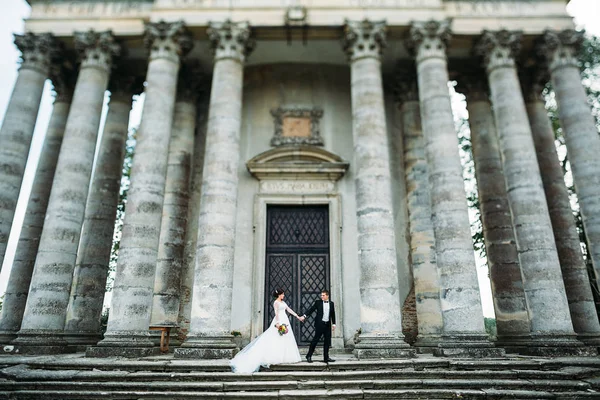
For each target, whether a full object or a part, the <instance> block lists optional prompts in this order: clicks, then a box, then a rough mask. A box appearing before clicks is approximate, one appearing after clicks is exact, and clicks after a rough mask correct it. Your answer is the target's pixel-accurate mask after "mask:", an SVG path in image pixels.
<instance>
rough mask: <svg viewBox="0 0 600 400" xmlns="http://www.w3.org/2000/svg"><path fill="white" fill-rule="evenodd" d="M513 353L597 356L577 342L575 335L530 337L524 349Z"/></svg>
mask: <svg viewBox="0 0 600 400" xmlns="http://www.w3.org/2000/svg"><path fill="white" fill-rule="evenodd" d="M511 350H514V352H516V353H519V354H522V355H527V356H542V357H565V356H578V357H590V356H591V357H593V356H597V355H598V349H597V348H596V347H592V346H586V345H585V344H584V343H582V342H580V341H578V340H577V339H576V336H575V335H562V336H558V335H552V336H549V335H535V334H532V335H531V342H530V343H529V344H528V345H527V346H526V347H517V348H514V349H511Z"/></svg>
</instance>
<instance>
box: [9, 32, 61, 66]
mask: <svg viewBox="0 0 600 400" xmlns="http://www.w3.org/2000/svg"><path fill="white" fill-rule="evenodd" d="M15 45H16V46H17V48H18V49H19V50H20V51H21V68H32V69H37V70H39V71H40V72H42V73H43V74H48V72H49V69H50V65H51V63H52V61H54V59H55V58H56V57H57V56H58V53H59V52H60V50H61V46H60V43H59V42H57V40H56V39H55V38H54V36H52V35H51V34H49V33H44V34H41V35H36V34H34V33H31V32H27V33H26V34H24V35H15Z"/></svg>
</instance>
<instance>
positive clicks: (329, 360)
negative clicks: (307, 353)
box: [323, 358, 335, 363]
mask: <svg viewBox="0 0 600 400" xmlns="http://www.w3.org/2000/svg"><path fill="white" fill-rule="evenodd" d="M323 362H326V363H330V362H335V360H334V359H333V358H328V359H326V360H323Z"/></svg>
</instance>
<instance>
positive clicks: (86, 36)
mask: <svg viewBox="0 0 600 400" xmlns="http://www.w3.org/2000/svg"><path fill="white" fill-rule="evenodd" d="M74 37H75V49H76V50H77V52H78V54H79V58H80V60H81V68H100V69H105V70H110V69H111V68H112V66H113V61H114V59H115V58H116V57H118V56H119V55H120V54H121V46H120V45H119V44H118V43H117V41H116V40H115V37H114V36H113V34H112V32H111V31H105V32H95V31H91V30H90V31H87V32H75V33H74Z"/></svg>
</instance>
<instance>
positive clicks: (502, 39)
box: [474, 29, 523, 73]
mask: <svg viewBox="0 0 600 400" xmlns="http://www.w3.org/2000/svg"><path fill="white" fill-rule="evenodd" d="M522 36H523V34H522V33H521V32H519V31H508V30H506V29H503V30H501V31H497V32H491V31H484V32H483V35H482V36H481V38H480V39H479V40H478V41H477V43H476V44H475V49H474V51H475V53H476V54H477V55H479V56H481V57H483V66H484V67H485V68H486V70H487V71H488V73H490V72H491V71H492V70H494V69H496V68H502V67H514V66H515V57H516V55H517V54H518V53H519V51H520V50H521V39H522Z"/></svg>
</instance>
